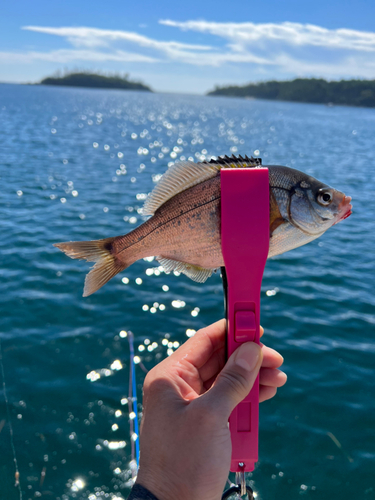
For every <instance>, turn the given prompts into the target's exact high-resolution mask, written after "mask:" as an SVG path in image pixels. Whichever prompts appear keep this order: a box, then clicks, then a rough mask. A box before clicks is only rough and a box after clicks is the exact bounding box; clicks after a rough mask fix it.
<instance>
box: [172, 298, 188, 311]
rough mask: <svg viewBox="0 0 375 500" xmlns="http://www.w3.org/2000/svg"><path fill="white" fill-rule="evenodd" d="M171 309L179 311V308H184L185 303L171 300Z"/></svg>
mask: <svg viewBox="0 0 375 500" xmlns="http://www.w3.org/2000/svg"><path fill="white" fill-rule="evenodd" d="M171 304H172V307H175V308H176V309H180V308H181V307H185V306H186V302H184V301H183V300H172V303H171Z"/></svg>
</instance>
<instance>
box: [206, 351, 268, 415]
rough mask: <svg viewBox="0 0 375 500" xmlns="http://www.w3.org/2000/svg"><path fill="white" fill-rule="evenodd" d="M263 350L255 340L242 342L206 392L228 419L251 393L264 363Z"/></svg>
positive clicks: (208, 397)
mask: <svg viewBox="0 0 375 500" xmlns="http://www.w3.org/2000/svg"><path fill="white" fill-rule="evenodd" d="M262 358H263V354H262V350H261V348H260V346H259V345H258V344H256V343H255V342H246V343H245V344H242V345H241V346H240V347H239V348H238V349H237V350H236V351H235V352H234V353H233V354H232V355H231V356H230V358H229V359H228V361H227V363H226V365H225V366H224V368H223V369H222V371H221V372H220V374H219V376H218V378H217V379H216V382H215V384H214V385H213V387H212V388H211V389H210V390H209V391H208V392H207V393H206V395H205V396H207V399H211V398H212V402H213V403H214V405H215V407H216V408H217V410H218V411H219V412H220V413H222V414H223V415H224V414H225V417H226V419H228V418H229V415H230V414H231V413H232V411H233V410H234V408H235V407H236V406H237V405H238V404H239V403H240V402H241V401H242V400H243V399H244V398H245V397H246V396H247V395H248V394H249V392H250V390H251V389H252V387H253V385H254V382H255V380H256V378H257V375H258V373H259V369H260V365H261V364H262Z"/></svg>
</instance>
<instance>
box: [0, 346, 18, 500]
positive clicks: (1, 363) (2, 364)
mask: <svg viewBox="0 0 375 500" xmlns="http://www.w3.org/2000/svg"><path fill="white" fill-rule="evenodd" d="M0 367H1V376H2V379H3V392H4V401H5V407H6V411H7V417H8V424H9V435H10V445H11V448H12V453H13V462H14V468H15V473H14V479H15V483H14V487H15V488H18V492H19V494H20V500H22V490H21V484H20V481H19V479H20V472H19V469H18V461H17V456H16V449H15V447H14V438H13V425H12V419H11V415H10V410H9V402H8V395H7V389H6V383H5V371H4V363H3V348H2V345H1V339H0Z"/></svg>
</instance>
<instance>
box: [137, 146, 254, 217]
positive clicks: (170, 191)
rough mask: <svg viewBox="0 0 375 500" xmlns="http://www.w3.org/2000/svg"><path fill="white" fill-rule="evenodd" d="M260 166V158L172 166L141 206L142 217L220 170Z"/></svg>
mask: <svg viewBox="0 0 375 500" xmlns="http://www.w3.org/2000/svg"><path fill="white" fill-rule="evenodd" d="M261 164H262V160H261V159H260V158H253V157H251V158H248V157H247V156H245V158H242V156H238V157H236V156H234V155H233V156H232V157H229V156H224V157H219V158H217V159H216V160H214V159H213V160H210V161H204V162H201V163H194V162H192V161H181V162H178V163H175V164H174V165H172V166H171V167H170V168H169V169H168V170H167V171H166V172H165V174H164V175H163V176H162V177H161V179H160V181H159V182H158V184H157V185H156V187H155V188H154V190H153V191H152V193H151V194H150V195H149V196H148V198H147V200H146V201H145V204H144V205H143V211H142V213H143V215H153V214H154V213H155V212H156V210H157V209H158V208H159V207H161V206H162V205H163V204H164V203H165V202H166V201H168V200H170V199H171V198H173V196H175V195H176V194H178V193H181V192H182V191H185V190H186V189H189V188H191V187H193V186H196V185H197V184H200V183H201V182H204V181H206V180H208V179H211V178H212V177H215V176H216V175H218V173H219V171H220V170H221V169H222V168H256V167H259V166H260V165H261Z"/></svg>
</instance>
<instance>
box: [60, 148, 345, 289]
mask: <svg viewBox="0 0 375 500" xmlns="http://www.w3.org/2000/svg"><path fill="white" fill-rule="evenodd" d="M260 163H261V162H260V160H259V159H254V158H248V157H247V156H246V157H245V158H242V157H241V156H239V157H234V156H232V157H231V158H229V157H227V156H226V157H223V158H218V159H217V160H211V161H210V162H202V163H193V162H190V161H183V162H179V163H176V164H175V165H173V166H172V167H170V168H169V169H168V170H167V172H166V173H165V174H164V175H163V176H162V178H161V180H160V181H159V183H158V184H157V186H156V187H155V189H154V190H153V191H152V193H151V194H150V195H149V197H148V198H147V200H146V202H145V204H144V207H143V214H144V215H152V217H151V218H150V219H148V220H147V221H146V222H144V223H143V224H142V225H141V226H139V227H138V228H136V229H134V231H131V232H130V233H128V234H126V235H124V236H115V237H112V238H106V239H102V240H94V241H73V242H67V243H56V244H55V246H56V247H58V248H59V249H60V250H62V251H63V252H65V253H66V254H67V255H68V256H69V257H71V258H73V259H84V260H87V261H90V262H95V265H94V267H93V268H92V269H91V271H90V272H89V274H88V275H87V276H86V281H85V287H84V293H83V295H84V296H88V295H91V294H92V293H94V292H96V291H97V290H98V289H99V288H100V287H102V286H103V285H104V284H105V283H107V281H109V280H110V279H111V278H113V277H114V276H115V275H116V274H117V273H119V272H121V271H123V270H124V269H126V268H127V267H129V266H130V265H131V264H133V263H134V262H135V261H137V260H139V259H142V258H145V257H150V256H156V259H157V260H158V261H159V262H160V264H161V265H162V266H163V267H164V269H165V271H166V272H170V271H173V270H176V271H179V272H182V273H184V274H185V275H187V276H188V277H189V278H191V279H193V280H194V281H198V282H201V283H203V282H204V281H206V279H207V278H208V277H209V276H211V274H212V273H213V271H214V270H215V269H217V268H219V267H221V266H223V265H224V261H223V256H222V253H221V237H220V223H221V214H220V210H221V207H220V198H221V197H220V170H221V169H222V168H257V167H259V165H260ZM267 168H268V171H269V181H270V247H269V254H268V257H272V256H274V255H278V254H281V253H284V252H287V251H288V250H292V249H293V248H297V247H299V246H301V245H305V244H306V243H309V242H310V241H312V240H315V239H316V238H318V237H319V236H321V235H322V234H323V233H324V232H325V231H327V229H329V228H330V227H331V226H333V225H334V224H336V223H337V222H339V221H340V220H343V219H345V218H346V217H349V215H350V214H351V213H352V212H351V210H352V206H351V204H350V201H351V198H350V197H349V196H345V194H343V193H341V192H340V191H337V190H336V189H333V188H331V187H329V186H328V185H326V184H323V183H322V182H320V181H318V180H317V179H314V177H311V176H309V175H307V174H305V173H303V172H300V171H299V170H295V169H293V168H289V167H283V166H278V165H267Z"/></svg>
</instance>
